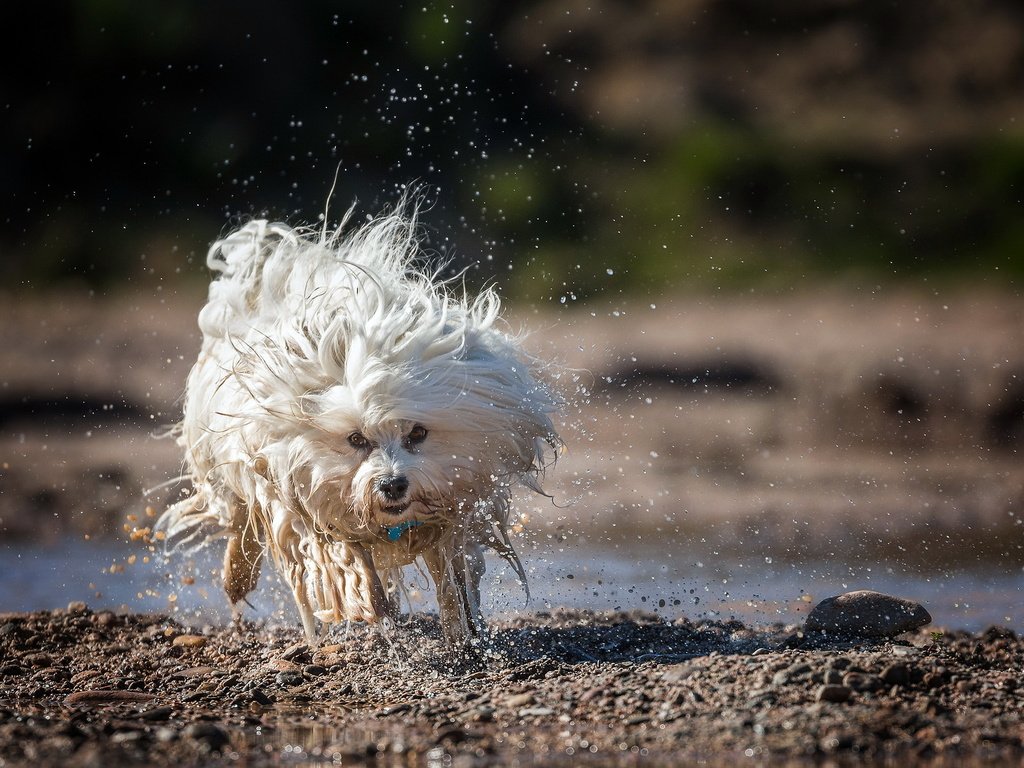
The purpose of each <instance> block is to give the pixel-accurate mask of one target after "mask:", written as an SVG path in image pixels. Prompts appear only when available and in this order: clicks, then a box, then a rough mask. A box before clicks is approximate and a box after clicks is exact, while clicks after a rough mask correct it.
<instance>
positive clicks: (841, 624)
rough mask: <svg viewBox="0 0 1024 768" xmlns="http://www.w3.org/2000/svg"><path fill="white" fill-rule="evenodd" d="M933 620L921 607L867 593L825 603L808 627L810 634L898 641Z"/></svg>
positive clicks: (879, 593) (909, 602)
mask: <svg viewBox="0 0 1024 768" xmlns="http://www.w3.org/2000/svg"><path fill="white" fill-rule="evenodd" d="M931 620H932V617H931V615H930V614H929V613H928V611H926V610H925V609H924V607H923V606H921V605H920V604H919V603H915V602H913V601H912V600H904V599H903V598H899V597H893V596H892V595H883V594H882V593H881V592H872V591H871V590H866V589H864V590H858V591H856V592H847V593H846V594H843V595H838V596H837V597H829V598H826V599H825V600H822V601H821V602H820V603H818V604H817V605H816V606H814V609H813V610H812V611H811V613H810V615H808V617H807V621H806V623H805V626H806V628H807V629H808V630H809V631H816V632H827V633H829V634H836V635H842V636H845V637H894V636H895V635H900V634H903V633H904V632H910V631H911V630H914V629H917V628H918V627H923V626H925V625H926V624H930V623H931Z"/></svg>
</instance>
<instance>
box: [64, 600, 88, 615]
mask: <svg viewBox="0 0 1024 768" xmlns="http://www.w3.org/2000/svg"><path fill="white" fill-rule="evenodd" d="M87 610H89V608H88V606H87V605H86V604H85V603H83V602H82V601H81V600H72V601H71V602H70V603H68V613H69V614H74V613H85V612H86V611H87Z"/></svg>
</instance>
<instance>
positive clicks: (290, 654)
mask: <svg viewBox="0 0 1024 768" xmlns="http://www.w3.org/2000/svg"><path fill="white" fill-rule="evenodd" d="M308 656H309V646H308V645H307V644H306V643H293V644H292V645H289V646H288V647H287V648H285V649H284V651H283V652H282V653H281V658H282V659H285V660H286V661H296V662H299V661H303V660H306V661H308V658H307V657H308Z"/></svg>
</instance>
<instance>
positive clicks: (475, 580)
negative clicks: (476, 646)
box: [423, 542, 486, 647]
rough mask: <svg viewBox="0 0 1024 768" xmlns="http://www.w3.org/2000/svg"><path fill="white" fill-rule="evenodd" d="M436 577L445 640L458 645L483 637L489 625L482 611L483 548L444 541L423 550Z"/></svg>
mask: <svg viewBox="0 0 1024 768" xmlns="http://www.w3.org/2000/svg"><path fill="white" fill-rule="evenodd" d="M423 562H424V563H425V564H426V566H427V570H428V571H429V572H430V577H431V578H432V579H433V580H434V588H435V589H436V590H437V607H438V612H439V613H440V615H441V629H442V631H443V632H444V639H445V642H446V643H447V644H448V645H449V646H452V647H458V646H462V645H465V644H467V643H468V642H471V641H472V640H473V639H475V638H479V637H482V636H483V634H484V632H485V630H486V627H485V625H484V619H483V614H482V613H481V612H480V579H481V578H482V577H483V575H484V557H483V550H482V549H481V548H480V547H479V546H478V545H476V544H471V545H468V546H461V545H453V544H452V543H451V542H442V543H441V544H439V545H438V546H437V547H436V548H434V549H429V550H427V551H426V552H424V553H423Z"/></svg>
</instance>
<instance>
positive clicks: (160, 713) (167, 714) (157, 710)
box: [139, 707, 174, 723]
mask: <svg viewBox="0 0 1024 768" xmlns="http://www.w3.org/2000/svg"><path fill="white" fill-rule="evenodd" d="M173 714H174V710H173V709H172V708H171V707H153V708H152V709H147V710H145V711H144V712H142V713H140V714H139V719H140V720H145V721H146V722H149V723H160V722H163V721H165V720H170V719H171V715H173Z"/></svg>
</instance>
